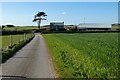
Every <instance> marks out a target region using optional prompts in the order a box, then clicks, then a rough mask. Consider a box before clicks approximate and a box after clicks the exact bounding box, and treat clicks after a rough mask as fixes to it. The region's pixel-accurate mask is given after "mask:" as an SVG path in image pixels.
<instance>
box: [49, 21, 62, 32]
mask: <svg viewBox="0 0 120 80" xmlns="http://www.w3.org/2000/svg"><path fill="white" fill-rule="evenodd" d="M63 29H64V22H51V23H50V30H56V31H58V30H63Z"/></svg>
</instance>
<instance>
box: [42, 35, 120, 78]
mask: <svg viewBox="0 0 120 80" xmlns="http://www.w3.org/2000/svg"><path fill="white" fill-rule="evenodd" d="M44 37H45V39H46V41H47V43H48V46H49V49H50V52H51V55H52V58H53V60H54V61H55V64H56V68H57V71H58V73H59V75H60V77H61V78H105V79H106V78H117V77H118V76H119V74H118V55H119V54H118V46H117V45H118V35H117V33H83V34H46V35H44Z"/></svg>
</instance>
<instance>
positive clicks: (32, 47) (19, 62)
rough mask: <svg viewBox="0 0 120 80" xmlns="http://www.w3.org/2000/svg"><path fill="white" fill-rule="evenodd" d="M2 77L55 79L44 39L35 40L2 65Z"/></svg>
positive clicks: (38, 36)
mask: <svg viewBox="0 0 120 80" xmlns="http://www.w3.org/2000/svg"><path fill="white" fill-rule="evenodd" d="M0 67H2V74H1V75H2V76H3V77H12V78H13V77H16V78H55V71H54V68H53V64H52V61H51V57H50V55H49V53H48V50H47V47H46V44H45V42H44V38H43V37H42V35H41V34H39V35H38V34H36V36H35V38H34V39H33V40H32V41H31V42H30V43H28V44H27V45H26V46H25V47H23V48H22V49H21V50H19V51H18V52H17V53H16V55H15V56H13V57H12V58H10V59H9V60H7V62H6V63H3V64H2V65H1V66H0Z"/></svg>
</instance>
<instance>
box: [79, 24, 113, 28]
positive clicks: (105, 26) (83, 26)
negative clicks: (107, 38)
mask: <svg viewBox="0 0 120 80" xmlns="http://www.w3.org/2000/svg"><path fill="white" fill-rule="evenodd" d="M78 27H79V28H112V26H111V24H105V23H81V24H79V25H78Z"/></svg>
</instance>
